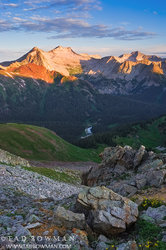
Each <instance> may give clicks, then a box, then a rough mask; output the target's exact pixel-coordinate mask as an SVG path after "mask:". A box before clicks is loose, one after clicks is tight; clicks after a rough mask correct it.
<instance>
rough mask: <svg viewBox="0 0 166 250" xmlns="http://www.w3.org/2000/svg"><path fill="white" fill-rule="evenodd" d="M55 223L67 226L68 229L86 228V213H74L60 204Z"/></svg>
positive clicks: (55, 215)
mask: <svg viewBox="0 0 166 250" xmlns="http://www.w3.org/2000/svg"><path fill="white" fill-rule="evenodd" d="M54 224H55V225H57V226H65V227H66V228H67V229H72V228H78V229H85V227H86V221H85V215H84V214H78V213H73V212H72V211H69V210H66V209H65V208H64V207H61V206H58V208H57V209H56V211H55V214H54Z"/></svg>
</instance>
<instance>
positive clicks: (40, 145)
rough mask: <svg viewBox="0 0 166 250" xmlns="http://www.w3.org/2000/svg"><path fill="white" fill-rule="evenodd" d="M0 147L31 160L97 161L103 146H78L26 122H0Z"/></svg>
mask: <svg viewBox="0 0 166 250" xmlns="http://www.w3.org/2000/svg"><path fill="white" fill-rule="evenodd" d="M0 148H1V149H4V150H7V151H8V152H10V153H13V154H15V155H18V156H21V157H23V158H26V159H29V160H45V161H95V162H98V161H99V160H100V159H99V156H98V154H99V153H100V152H101V151H102V150H103V148H102V147H101V148H98V149H97V150H92V149H90V150H86V149H81V148H79V147H76V146H74V145H72V144H70V143H68V142H66V141H65V140H63V139H62V138H60V137H59V136H57V135H56V134H55V133H54V132H53V131H51V130H48V129H46V128H42V127H37V126H32V125H25V124H14V123H8V124H0Z"/></svg>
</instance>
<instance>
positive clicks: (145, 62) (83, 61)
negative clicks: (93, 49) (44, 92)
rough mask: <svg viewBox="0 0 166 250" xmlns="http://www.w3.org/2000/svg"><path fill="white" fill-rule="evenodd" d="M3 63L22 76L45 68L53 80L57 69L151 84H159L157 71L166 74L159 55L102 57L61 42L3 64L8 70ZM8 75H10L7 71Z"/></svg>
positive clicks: (33, 49) (46, 73)
mask: <svg viewBox="0 0 166 250" xmlns="http://www.w3.org/2000/svg"><path fill="white" fill-rule="evenodd" d="M29 64H31V65H29ZM3 66H4V67H6V70H7V74H8V73H10V74H11V73H12V74H15V72H17V75H18V74H19V72H24V75H26V76H29V77H32V76H33V77H34V76H35V74H36V75H38V76H39V74H40V73H39V72H40V70H42V69H43V70H42V72H45V73H44V75H45V76H44V79H50V76H51V77H52V76H53V75H54V73H56V72H57V73H60V74H61V75H63V76H67V77H68V76H70V75H71V74H72V75H73V74H75V75H76V77H77V76H78V74H82V73H83V75H84V76H87V75H89V76H95V77H98V76H101V75H102V76H103V77H105V78H107V79H125V80H126V81H130V80H132V79H137V80H138V81H139V82H140V81H142V80H144V79H147V81H146V82H147V83H148V85H149V82H151V83H150V84H155V83H156V82H157V83H158V80H156V74H157V75H166V61H164V59H162V58H160V57H158V56H155V55H145V54H144V53H142V52H140V51H133V52H131V53H127V54H123V55H120V56H119V57H118V56H108V57H103V58H100V57H99V56H92V55H88V54H78V53H76V52H75V51H73V50H72V48H71V47H63V46H61V45H59V46H57V47H55V48H54V49H52V50H50V51H44V50H42V49H40V48H38V47H33V48H32V49H31V50H30V51H29V52H27V53H26V54H25V55H23V56H22V57H20V58H18V59H17V60H15V61H11V62H5V63H2V64H1V65H0V69H1V70H4V71H5V68H3ZM20 67H21V68H20ZM31 70H33V74H30V72H31ZM47 71H49V72H51V73H48V72H47ZM53 72H54V73H53ZM4 74H5V75H6V72H5V73H4ZM48 75H49V77H48ZM46 76H47V77H46ZM42 79H43V78H42ZM149 79H151V80H149ZM52 82H53V80H52Z"/></svg>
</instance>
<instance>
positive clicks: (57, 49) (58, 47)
mask: <svg viewBox="0 0 166 250" xmlns="http://www.w3.org/2000/svg"><path fill="white" fill-rule="evenodd" d="M52 51H73V50H72V48H71V47H63V46H60V45H59V46H57V47H56V48H55V49H53V50H52Z"/></svg>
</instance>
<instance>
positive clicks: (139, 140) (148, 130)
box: [114, 116, 166, 149]
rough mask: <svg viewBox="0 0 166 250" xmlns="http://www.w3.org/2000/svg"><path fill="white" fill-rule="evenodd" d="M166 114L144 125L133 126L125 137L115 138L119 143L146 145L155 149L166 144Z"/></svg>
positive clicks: (137, 145) (133, 145) (135, 145)
mask: <svg viewBox="0 0 166 250" xmlns="http://www.w3.org/2000/svg"><path fill="white" fill-rule="evenodd" d="M164 129H166V116H163V117H160V118H159V119H156V120H154V121H152V122H151V123H146V124H145V125H144V126H141V125H135V126H133V127H132V130H131V133H130V134H128V135H127V136H125V137H118V136H117V137H116V138H115V139H114V140H115V142H116V143H117V144H119V145H130V146H132V147H139V146H140V145H144V146H145V147H146V148H150V149H155V148H156V147H158V146H164V145H166V144H165V143H166V133H165V132H164Z"/></svg>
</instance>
